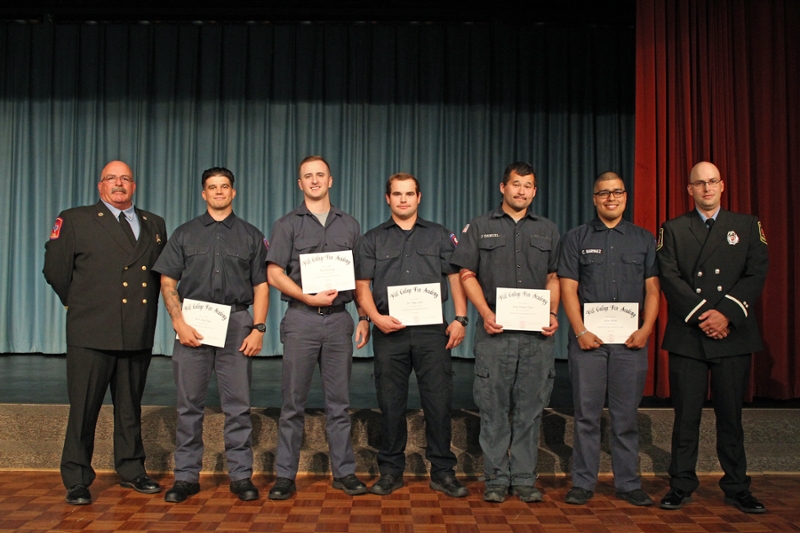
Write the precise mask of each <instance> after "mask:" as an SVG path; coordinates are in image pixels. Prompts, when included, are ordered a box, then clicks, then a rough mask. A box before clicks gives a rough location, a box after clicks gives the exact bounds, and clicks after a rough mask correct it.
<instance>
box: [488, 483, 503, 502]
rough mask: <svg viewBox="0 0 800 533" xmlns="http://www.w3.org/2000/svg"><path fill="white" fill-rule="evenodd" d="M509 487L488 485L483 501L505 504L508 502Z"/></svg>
mask: <svg viewBox="0 0 800 533" xmlns="http://www.w3.org/2000/svg"><path fill="white" fill-rule="evenodd" d="M506 494H508V487H506V486H505V485H486V489H485V490H484V491H483V501H485V502H493V503H503V502H504V501H506Z"/></svg>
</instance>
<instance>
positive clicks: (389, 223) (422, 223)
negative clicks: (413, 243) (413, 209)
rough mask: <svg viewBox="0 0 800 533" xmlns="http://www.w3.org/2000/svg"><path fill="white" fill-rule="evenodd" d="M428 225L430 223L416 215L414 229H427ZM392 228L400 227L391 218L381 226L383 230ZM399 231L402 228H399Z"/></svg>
mask: <svg viewBox="0 0 800 533" xmlns="http://www.w3.org/2000/svg"><path fill="white" fill-rule="evenodd" d="M429 225H430V223H429V222H428V221H427V220H425V219H424V218H422V217H421V216H419V215H417V220H416V221H415V222H414V226H415V227H416V226H422V227H423V228H427V227H428V226H429ZM393 226H397V227H398V228H400V226H399V225H398V224H397V222H395V221H394V219H393V218H389V220H387V221H386V222H384V223H383V224H381V227H382V228H383V229H388V228H391V227H393ZM400 229H402V228H400ZM404 231H405V230H404Z"/></svg>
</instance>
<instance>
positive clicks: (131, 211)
mask: <svg viewBox="0 0 800 533" xmlns="http://www.w3.org/2000/svg"><path fill="white" fill-rule="evenodd" d="M100 201H101V202H103V204H104V205H105V206H106V208H108V210H109V211H111V214H112V215H114V218H119V214H120V213H125V218H127V219H128V222H130V221H132V220H133V217H134V216H136V207H135V206H134V205H133V204H131V206H130V207H129V208H128V209H118V208H116V207H114V206H113V205H111V204H110V203H108V202H106V201H105V200H103V199H101V200H100Z"/></svg>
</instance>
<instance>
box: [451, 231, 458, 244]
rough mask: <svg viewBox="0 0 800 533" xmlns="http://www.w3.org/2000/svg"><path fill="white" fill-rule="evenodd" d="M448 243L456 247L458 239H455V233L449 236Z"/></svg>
mask: <svg viewBox="0 0 800 533" xmlns="http://www.w3.org/2000/svg"><path fill="white" fill-rule="evenodd" d="M450 242H452V243H453V246H458V239H457V238H456V234H455V233H451V234H450Z"/></svg>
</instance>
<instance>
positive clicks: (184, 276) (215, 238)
mask: <svg viewBox="0 0 800 533" xmlns="http://www.w3.org/2000/svg"><path fill="white" fill-rule="evenodd" d="M266 258H267V248H266V239H265V238H264V235H263V234H262V233H261V232H260V231H259V230H258V229H257V228H256V227H255V226H253V225H252V224H250V223H248V222H246V221H244V220H242V219H241V218H239V217H237V216H236V215H234V214H233V213H231V214H230V215H228V216H227V217H226V218H225V220H222V221H220V222H217V221H216V220H214V219H213V218H212V217H211V215H209V214H208V212H205V213H203V214H202V215H200V216H199V217H197V218H193V219H192V220H190V221H189V222H186V223H185V224H183V225H181V226H180V227H179V228H178V229H176V230H175V233H174V234H173V235H172V238H171V239H170V240H169V241H167V246H166V248H165V249H164V252H163V253H162V254H161V256H160V257H159V258H158V261H156V264H155V265H154V266H153V270H155V271H156V272H159V273H161V274H163V275H165V276H167V277H170V278H172V279H175V280H178V281H180V283H179V284H178V294H180V297H181V300H183V299H185V298H191V299H192V300H202V301H206V302H214V303H218V304H222V305H235V304H240V305H248V306H249V305H251V304H252V303H253V287H255V286H257V285H260V284H262V283H266V282H267V265H266Z"/></svg>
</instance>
